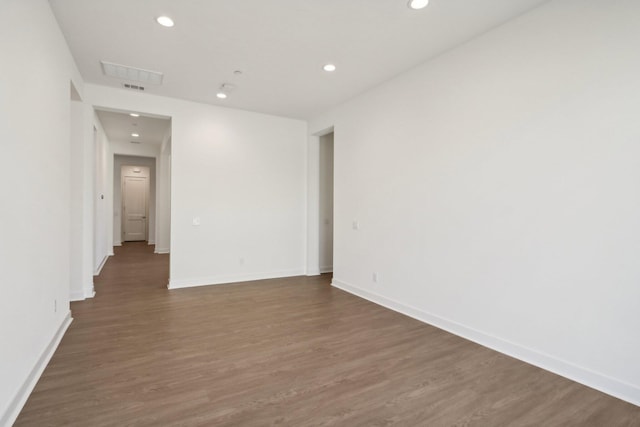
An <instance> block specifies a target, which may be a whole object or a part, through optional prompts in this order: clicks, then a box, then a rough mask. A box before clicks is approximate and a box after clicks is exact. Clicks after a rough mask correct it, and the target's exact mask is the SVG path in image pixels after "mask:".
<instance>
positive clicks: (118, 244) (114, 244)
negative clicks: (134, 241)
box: [113, 242, 122, 246]
mask: <svg viewBox="0 0 640 427" xmlns="http://www.w3.org/2000/svg"><path fill="white" fill-rule="evenodd" d="M113 246H122V242H114V243H113Z"/></svg>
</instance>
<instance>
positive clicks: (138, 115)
mask: <svg viewBox="0 0 640 427" xmlns="http://www.w3.org/2000/svg"><path fill="white" fill-rule="evenodd" d="M129 115H130V116H131V117H140V114H138V113H129Z"/></svg>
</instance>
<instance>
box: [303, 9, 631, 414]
mask: <svg viewBox="0 0 640 427" xmlns="http://www.w3.org/2000/svg"><path fill="white" fill-rule="evenodd" d="M638 16H640V2H637V1H633V0H623V1H614V2H598V1H579V0H567V1H552V2H549V3H547V4H545V5H544V6H542V7H540V8H538V9H536V10H534V11H532V12H530V13H528V14H526V15H523V16H522V17H520V18H518V19H516V20H514V21H512V22H510V23H507V24H505V25H504V26H501V27H499V28H497V29H495V30H493V31H491V32H489V33H486V34H485V35H483V36H482V37H480V38H478V39H476V40H474V41H471V42H469V43H467V44H465V45H463V46H460V47H458V48H457V49H454V50H452V51H450V52H448V53H446V54H443V55H441V56H440V57H439V58H437V59H435V60H433V61H430V62H428V63H425V64H423V65H422V66H420V67H418V68H415V69H413V70H411V71H409V72H407V73H405V74H403V75H401V76H398V77H397V78H395V79H393V80H391V81H389V82H387V83H385V84H383V85H381V86H379V87H378V88H376V89H375V90H372V91H369V92H367V93H365V94H363V95H361V96H359V97H357V98H355V99H353V100H351V101H350V102H348V103H347V104H345V105H343V106H341V107H339V108H337V109H335V110H333V111H331V112H328V113H327V114H325V115H324V116H323V117H319V118H318V119H317V120H314V121H312V123H311V124H310V129H309V130H310V134H313V133H314V132H317V131H318V130H320V129H322V128H324V127H326V126H328V125H333V126H335V138H336V141H335V142H336V143H335V235H334V236H335V246H334V280H335V283H336V284H337V285H338V286H341V287H343V288H345V289H349V290H351V291H352V292H355V293H359V294H361V295H363V296H367V297H369V298H371V299H373V300H375V301H378V302H382V303H385V304H386V305H388V306H392V307H395V308H399V309H402V308H404V311H405V312H408V313H409V314H411V315H414V316H416V317H419V318H422V319H432V320H433V322H434V323H436V324H438V325H440V326H443V327H448V328H449V329H450V330H452V331H454V332H456V333H460V334H462V335H466V336H469V337H471V338H472V339H476V340H478V341H480V342H482V343H484V344H487V345H492V346H493V347H494V348H499V349H502V350H504V351H507V352H510V353H511V354H514V355H516V356H520V357H523V358H525V359H528V360H529V361H531V362H533V363H537V364H539V365H541V366H544V367H547V368H549V369H553V370H555V371H556V372H559V373H561V374H563V375H567V376H569V377H571V378H573V379H576V380H578V381H582V382H584V383H587V384H589V385H591V386H593V387H596V388H599V389H601V390H603V391H606V392H608V393H611V394H614V395H617V396H619V397H622V398H624V399H627V400H629V401H632V402H635V403H636V404H640V364H639V363H637V361H638V360H640V334H639V333H638V325H640V309H639V307H638V301H640V286H638V283H639V282H640V263H638V258H639V257H640V245H639V244H638V242H640V225H639V224H640V223H639V222H638V218H640V191H638V182H640V120H638V113H639V112H640V79H639V78H638V76H639V75H640V50H639V49H638V46H639V45H640V26H639V25H638V22H637V18H638ZM310 162H311V161H310ZM354 221H357V222H358V223H359V225H360V228H359V230H354V229H353V227H352V225H353V222H354ZM374 273H377V274H378V281H377V283H376V282H374V280H373V274H374Z"/></svg>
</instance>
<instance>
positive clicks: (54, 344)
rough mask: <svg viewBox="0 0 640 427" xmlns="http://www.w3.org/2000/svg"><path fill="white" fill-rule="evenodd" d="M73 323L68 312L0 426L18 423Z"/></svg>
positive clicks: (17, 393)
mask: <svg viewBox="0 0 640 427" xmlns="http://www.w3.org/2000/svg"><path fill="white" fill-rule="evenodd" d="M72 321H73V318H72V317H71V311H68V312H67V314H66V316H65V317H64V318H63V319H62V322H61V323H60V326H59V327H58V330H57V331H56V333H55V334H54V335H53V337H51V340H50V341H49V344H48V345H47V346H46V347H45V349H44V350H43V351H42V354H41V355H40V357H39V358H38V361H37V362H36V364H35V365H34V366H33V368H32V369H31V372H30V373H29V375H28V376H27V378H25V380H24V382H23V383H22V386H21V387H20V389H19V390H18V391H17V392H16V394H15V396H14V398H13V399H12V400H11V403H9V406H8V407H7V410H6V411H5V413H4V414H1V415H0V426H11V425H13V423H14V422H15V421H16V419H17V418H18V415H19V414H20V411H21V410H22V408H23V407H24V405H25V403H27V399H28V398H29V395H30V394H31V392H32V391H33V389H34V387H35V386H36V383H37V382H38V380H39V379H40V376H41V375H42V373H43V372H44V369H45V368H46V367H47V364H48V363H49V360H51V357H52V356H53V353H55V351H56V349H57V348H58V345H60V341H61V340H62V337H63V336H64V334H65V332H66V331H67V329H68V328H69V325H71V322H72Z"/></svg>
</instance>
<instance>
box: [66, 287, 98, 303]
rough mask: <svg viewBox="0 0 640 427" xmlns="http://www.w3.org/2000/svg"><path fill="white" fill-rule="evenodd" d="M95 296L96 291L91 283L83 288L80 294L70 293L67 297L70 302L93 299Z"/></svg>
mask: <svg viewBox="0 0 640 427" xmlns="http://www.w3.org/2000/svg"><path fill="white" fill-rule="evenodd" d="M94 296H96V291H95V289H94V287H93V283H91V284H90V285H88V286H85V288H84V290H82V291H80V292H71V294H70V295H69V300H70V301H84V300H85V299H87V298H93V297H94Z"/></svg>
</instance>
